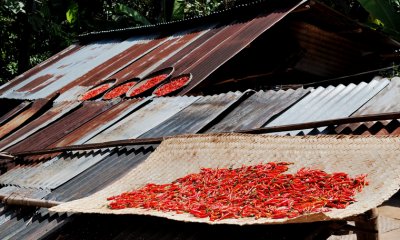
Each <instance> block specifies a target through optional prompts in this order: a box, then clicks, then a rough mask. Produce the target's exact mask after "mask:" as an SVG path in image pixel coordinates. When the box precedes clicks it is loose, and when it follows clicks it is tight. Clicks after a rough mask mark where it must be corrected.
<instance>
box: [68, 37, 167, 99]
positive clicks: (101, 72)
mask: <svg viewBox="0 0 400 240" xmlns="http://www.w3.org/2000/svg"><path fill="white" fill-rule="evenodd" d="M162 41H164V39H163V38H157V39H154V40H151V41H149V42H146V43H142V44H135V45H133V46H131V47H129V48H128V49H126V50H125V51H123V52H122V53H120V54H118V55H116V56H115V57H112V58H110V59H108V60H107V61H105V62H104V63H102V64H100V65H99V66H97V67H95V68H93V69H91V70H90V71H89V72H88V73H86V74H85V75H83V76H81V77H79V78H78V79H76V80H75V81H73V82H71V83H70V84H68V85H67V86H65V87H64V88H62V89H61V92H65V91H67V90H68V89H70V88H72V87H74V86H76V85H81V86H92V85H95V84H97V83H98V82H99V81H103V80H105V79H106V78H110V76H111V75H112V74H113V73H115V72H117V71H119V70H120V69H122V68H124V67H125V66H127V65H128V64H130V63H131V62H134V61H136V60H137V59H139V58H140V57H142V56H143V55H144V54H146V53H147V52H149V51H151V50H152V49H153V48H154V47H156V46H157V45H159V44H160V43H161V42H162Z"/></svg>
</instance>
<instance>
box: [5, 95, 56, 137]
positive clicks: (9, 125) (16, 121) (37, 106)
mask: <svg viewBox="0 0 400 240" xmlns="http://www.w3.org/2000/svg"><path fill="white" fill-rule="evenodd" d="M50 102H51V101H50V100H49V99H38V100H36V101H34V102H33V103H32V104H31V105H29V107H28V108H26V109H25V110H24V111H23V112H21V113H20V114H18V115H16V116H14V117H13V118H12V119H11V120H9V121H8V122H6V123H5V124H4V125H2V126H1V127H0V139H2V138H4V137H5V136H6V135H8V134H10V133H11V132H13V131H14V130H16V129H18V128H19V127H21V126H22V125H23V124H24V123H26V122H27V121H28V120H29V119H30V118H31V117H32V116H34V115H35V114H37V113H38V112H39V111H41V110H43V109H44V108H46V107H47V106H48V105H49V104H50Z"/></svg>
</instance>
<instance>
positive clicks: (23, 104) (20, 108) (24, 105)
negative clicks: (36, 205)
mask: <svg viewBox="0 0 400 240" xmlns="http://www.w3.org/2000/svg"><path fill="white" fill-rule="evenodd" d="M31 104H32V103H31V102H29V101H23V102H21V103H20V104H18V105H17V106H16V107H15V108H13V109H11V110H10V111H9V112H7V113H6V114H4V115H3V116H1V117H0V126H2V125H3V124H4V123H5V122H7V121H9V120H10V119H12V118H13V117H15V116H16V115H18V114H20V113H21V112H22V111H23V110H25V109H26V108H27V107H28V106H29V105H31Z"/></svg>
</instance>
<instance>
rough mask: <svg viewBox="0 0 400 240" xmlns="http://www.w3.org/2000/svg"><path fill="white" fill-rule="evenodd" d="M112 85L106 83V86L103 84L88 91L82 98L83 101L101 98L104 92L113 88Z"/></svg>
mask: <svg viewBox="0 0 400 240" xmlns="http://www.w3.org/2000/svg"><path fill="white" fill-rule="evenodd" d="M111 85H112V84H111V83H106V84H102V85H100V86H98V87H95V88H93V89H91V90H89V91H87V92H86V93H85V94H83V96H82V97H81V98H80V100H81V101H86V100H89V99H92V98H94V97H97V96H99V95H100V94H102V93H103V92H105V91H107V89H109V88H110V87H111Z"/></svg>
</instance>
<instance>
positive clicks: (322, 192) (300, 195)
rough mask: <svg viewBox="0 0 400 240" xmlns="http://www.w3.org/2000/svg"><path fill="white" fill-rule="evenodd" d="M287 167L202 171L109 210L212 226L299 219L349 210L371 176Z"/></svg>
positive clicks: (131, 195)
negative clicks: (163, 214)
mask: <svg viewBox="0 0 400 240" xmlns="http://www.w3.org/2000/svg"><path fill="white" fill-rule="evenodd" d="M289 164H291V163H286V162H277V163H275V162H270V163H267V164H259V165H255V166H243V167H241V168H237V169H211V168H203V169H202V170H201V172H200V173H195V174H189V175H187V176H185V177H182V178H179V179H177V180H175V181H173V182H172V183H170V184H162V185H158V184H147V185H145V186H144V187H142V188H140V189H138V190H134V191H132V192H125V193H122V194H121V195H118V196H114V197H110V198H108V199H107V200H111V201H112V202H111V203H109V208H111V209H123V208H144V209H154V210H159V211H174V212H176V213H190V214H192V215H194V216H195V217H199V218H206V217H208V218H209V219H210V220H211V221H214V220H221V219H227V218H245V217H255V218H256V219H258V218H273V219H279V218H294V217H297V216H299V215H303V214H310V213H317V212H327V211H330V209H331V208H340V209H342V208H346V207H347V206H348V205H349V204H351V203H353V202H354V201H355V199H354V195H355V194H356V192H357V191H358V192H360V191H361V190H362V189H363V187H364V186H365V185H368V182H367V180H366V175H359V176H357V177H355V178H351V177H349V175H348V174H346V173H343V172H336V173H332V174H328V173H326V172H324V171H322V170H317V169H308V168H302V169H300V170H299V171H297V173H294V174H284V172H285V171H287V170H288V165H289Z"/></svg>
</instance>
